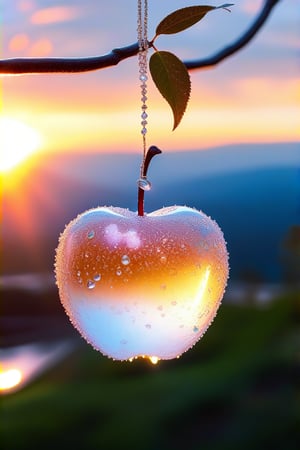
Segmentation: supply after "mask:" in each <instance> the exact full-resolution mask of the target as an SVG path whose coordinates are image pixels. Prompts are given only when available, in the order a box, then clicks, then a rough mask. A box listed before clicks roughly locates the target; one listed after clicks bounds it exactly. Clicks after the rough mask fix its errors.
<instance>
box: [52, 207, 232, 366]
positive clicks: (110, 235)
mask: <svg viewBox="0 0 300 450" xmlns="http://www.w3.org/2000/svg"><path fill="white" fill-rule="evenodd" d="M56 278H57V285H58V288H59V293H60V298H61V302H62V304H63V306H64V308H65V310H66V313H67V314H68V316H69V318H70V320H71V322H72V323H73V325H74V326H75V327H76V328H77V330H78V331H79V332H80V333H81V334H82V336H83V337H84V338H85V339H86V340H87V341H88V342H89V343H90V344H91V345H93V347H94V348H96V349H97V350H100V351H101V352H102V353H103V354H105V355H107V356H109V357H112V358H114V359H120V360H126V359H131V358H134V357H139V356H148V357H154V356H155V357H157V358H159V359H171V358H175V357H177V356H179V355H181V354H182V353H183V352H185V351H186V350H188V349H189V348H190V347H192V346H193V345H194V344H195V343H196V342H197V341H198V340H199V339H200V337H201V336H202V335H203V333H204V332H205V331H206V329H207V328H208V327H209V325H210V323H211V322H212V320H213V318H214V316H215V314H216V312H217V309H218V307H219V305H220V302H221V299H222V297H223V294H224V289H225V286H226V283H227V278H228V254H227V250H226V244H225V241H224V237H223V234H222V231H221V230H220V228H219V227H218V225H217V224H216V222H214V221H213V220H212V219H210V218H209V217H207V216H206V215H205V214H204V213H202V212H201V211H197V210H195V209H191V208H188V207H183V206H174V207H168V208H163V209H160V210H158V211H155V212H153V213H151V214H148V215H146V216H143V217H140V216H137V215H136V214H135V213H133V212H130V211H128V210H123V209H121V208H106V207H103V208H96V209H92V210H89V211H86V212H85V213H83V214H81V215H80V216H78V217H77V218H76V219H75V220H73V221H72V222H70V224H69V225H68V226H67V227H66V229H65V231H64V233H63V234H62V235H61V237H60V241H59V246H58V248H57V257H56Z"/></svg>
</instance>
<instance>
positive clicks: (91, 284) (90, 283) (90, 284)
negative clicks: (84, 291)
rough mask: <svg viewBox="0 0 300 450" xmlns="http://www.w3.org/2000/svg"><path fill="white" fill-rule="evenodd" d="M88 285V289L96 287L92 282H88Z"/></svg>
mask: <svg viewBox="0 0 300 450" xmlns="http://www.w3.org/2000/svg"><path fill="white" fill-rule="evenodd" d="M86 285H87V288H88V289H94V287H95V286H96V284H95V283H94V281H92V280H88V282H87V284H86Z"/></svg>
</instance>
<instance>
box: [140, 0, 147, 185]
mask: <svg viewBox="0 0 300 450" xmlns="http://www.w3.org/2000/svg"><path fill="white" fill-rule="evenodd" d="M137 37H138V44H139V54H138V65H139V80H140V82H141V84H140V88H141V102H142V105H141V111H142V112H141V119H142V120H141V125H142V128H141V134H142V137H143V162H142V165H141V179H140V181H143V179H144V178H145V177H144V176H143V175H144V164H145V158H146V150H147V142H146V134H147V124H148V122H147V118H148V114H147V112H146V110H147V108H148V107H147V103H146V102H147V80H148V61H147V57H148V0H138V17H137ZM145 181H146V180H145Z"/></svg>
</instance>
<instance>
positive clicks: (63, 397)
mask: <svg viewBox="0 0 300 450" xmlns="http://www.w3.org/2000/svg"><path fill="white" fill-rule="evenodd" d="M208 3H209V4H215V3H213V2H208ZM262 4H263V2H262V1H260V0H255V1H253V0H252V1H250V0H244V1H242V0H241V1H238V2H236V4H235V5H234V6H233V7H232V8H231V9H232V12H231V13H228V12H226V11H223V10H217V11H214V12H211V13H210V14H208V15H207V16H206V18H205V19H204V20H203V21H201V22H200V23H199V24H198V25H196V26H194V27H193V28H191V29H190V30H188V31H185V32H183V33H181V34H179V35H178V36H165V37H160V38H159V39H158V40H157V47H158V48H159V49H161V50H170V51H173V52H174V53H175V54H176V55H177V56H179V57H180V58H182V59H185V60H187V59H193V58H200V57H206V56H209V55H211V54H213V53H214V52H216V51H217V50H219V49H220V48H223V46H226V45H228V44H230V43H231V42H232V41H233V40H234V39H235V38H236V37H238V36H239V35H240V34H241V33H242V32H243V31H244V30H245V29H246V28H247V27H248V26H249V25H250V24H251V22H252V21H253V20H254V18H255V17H256V15H257V13H258V12H259V10H260V8H261V6H262ZM187 5H194V2H190V1H184V0H182V1H179V0H173V1H172V2H158V1H154V0H153V1H150V2H149V8H150V23H149V34H150V38H151V37H152V36H153V35H154V30H155V27H156V25H157V23H158V22H159V21H160V20H161V19H162V18H163V17H164V16H165V15H166V14H168V13H169V12H171V11H173V10H175V9H177V8H180V7H184V6H187ZM0 11H1V57H2V58H9V57H19V56H20V57H28V56H30V57H31V56H42V57H43V56H45V57H47V56H70V57H77V56H90V55H98V54H105V53H107V52H109V51H110V50H111V49H112V48H114V47H121V46H124V45H128V44H130V43H133V42H135V41H136V1H133V0H128V1H126V2H124V1H121V0H115V1H113V2H104V1H97V2H96V1H93V0H87V1H85V2H84V4H83V2H81V1H79V0H72V1H71V0H70V1H64V0H61V1H56V0H51V1H50V0H49V1H47V0H16V1H14V2H9V1H7V0H0ZM299 19H300V8H299V2H297V0H282V1H280V2H279V4H278V6H277V7H276V8H275V9H274V11H273V13H272V14H271V16H270V18H269V20H268V21H267V23H266V25H265V27H264V28H263V29H262V30H261V31H260V32H259V34H258V35H257V36H256V37H255V39H254V40H253V41H252V42H251V43H250V44H249V45H248V46H247V47H245V48H244V49H243V50H241V51H239V52H238V53H236V54H235V55H234V56H232V57H230V58H228V59H227V60H225V61H224V62H223V63H221V64H220V65H218V66H217V67H214V68H211V69H209V70H199V71H194V72H192V73H191V79H192V95H191V100H190V103H189V105H188V109H187V112H186V114H185V116H184V118H183V121H182V123H181V125H180V126H179V128H178V129H177V130H176V131H175V132H171V128H172V116H171V112H170V110H169V107H168V105H167V104H166V102H165V101H164V100H163V99H162V98H160V96H159V94H158V93H157V92H156V90H155V88H154V87H153V85H152V83H151V82H150V83H149V96H148V97H149V101H148V105H149V126H148V129H149V133H148V135H149V138H148V139H149V145H150V144H154V145H157V146H158V147H160V148H161V149H162V150H163V154H162V155H161V156H159V157H157V158H156V159H155V160H154V161H153V163H152V166H151V168H150V171H149V179H150V180H151V182H152V185H153V188H152V190H151V191H150V192H149V193H147V195H146V204H145V209H146V211H148V212H150V211H152V210H155V209H158V208H161V207H163V206H169V205H172V204H182V205H188V206H191V207H195V208H198V209H201V210H203V211H204V212H205V213H206V214H208V215H210V216H211V217H212V218H214V219H215V220H216V221H217V222H218V224H219V225H220V227H221V228H222V230H223V232H224V235H225V238H226V241H227V245H228V250H229V254H230V267H231V271H230V280H229V283H228V287H227V290H226V294H225V298H224V300H223V303H222V306H221V308H220V310H219V312H218V315H217V317H216V319H215V321H214V323H213V324H212V326H211V327H210V328H209V330H208V331H207V333H206V334H205V335H204V337H203V338H202V339H201V341H200V342H199V343H198V344H197V345H196V346H195V347H193V349H191V350H190V351H189V352H188V353H186V354H184V355H183V356H182V357H181V358H180V359H178V360H175V361H163V362H160V363H159V364H157V365H155V366H154V365H151V363H150V362H148V361H145V360H137V361H134V362H133V363H129V362H128V363H127V362H123V363H120V362H114V361H111V360H109V359H107V358H105V357H103V356H102V355H101V354H100V353H98V352H96V351H95V350H93V349H92V348H91V347H90V346H89V345H88V344H86V343H85V341H83V339H82V338H81V337H80V336H79V335H78V333H77V332H76V331H75V330H74V329H73V327H72V326H71V324H70V323H69V320H68V318H67V316H66V315H65V313H64V311H63V308H62V306H61V304H60V300H59V297H58V293H57V288H56V286H55V279H54V274H53V266H54V258H55V248H56V246H57V243H58V237H59V234H60V233H61V232H62V231H63V229H64V227H65V225H66V224H67V223H68V222H69V221H70V220H71V219H73V218H74V217H76V215H77V214H79V213H81V212H83V211H85V210H87V209H89V208H93V207H97V206H99V205H107V206H109V205H114V206H121V207H126V208H130V209H131V210H133V211H135V210H136V208H137V206H136V179H137V178H138V175H139V166H140V162H141V142H140V141H141V138H140V131H139V128H140V125H139V122H140V118H139V116H140V109H139V108H140V103H139V101H140V100H139V97H140V94H139V82H138V80H137V78H138V76H137V70H138V69H137V60H136V58H131V59H128V60H126V61H124V62H122V63H121V64H120V65H119V66H117V67H114V68H108V69H105V70H101V71H97V72H91V73H85V74H77V75H68V74H59V75H32V76H28V75H27V76H5V77H1V78H0V83H1V84H0V89H1V90H0V92H1V96H0V99H1V114H0V154H1V160H0V172H1V186H2V194H1V195H2V201H1V216H2V218H1V237H2V246H1V247H2V248H1V279H0V281H1V317H0V333H1V342H0V345H1V350H0V356H1V367H0V393H1V399H0V400H1V407H0V414H1V420H0V439H1V440H0V442H1V448H3V449H4V450H16V449H18V450H23V449H24V450H25V449H26V450H27V449H32V448H39V447H40V448H43V449H52V448H53V447H54V446H64V445H68V446H72V448H73V449H91V450H94V449H99V448H104V449H119V448H126V449H127V448H138V449H143V450H157V449H164V450H168V449H172V450H173V449H182V448H186V449H189V450H190V449H191V450H192V449H202V450H210V449H212V450H213V449H214V450H215V449H222V450H224V449H241V448H243V449H248V448H249V449H250V448H251V449H253V448H255V449H287V450H293V449H298V448H299V445H300V441H299V438H300V436H299V429H300V424H299V417H300V407H299V389H298V390H297V387H296V379H297V377H299V340H300V338H299V309H300V302H299V300H300V288H299V280H300V146H299V142H300V132H299V131H300V127H299V125H300V123H299V117H300V114H299V112H300V111H299V60H298V57H299V46H300V32H299V28H298V25H299Z"/></svg>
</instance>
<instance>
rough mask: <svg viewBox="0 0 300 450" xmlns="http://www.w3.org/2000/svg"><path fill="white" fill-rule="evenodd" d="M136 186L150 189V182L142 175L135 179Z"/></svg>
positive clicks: (145, 189)
mask: <svg viewBox="0 0 300 450" xmlns="http://www.w3.org/2000/svg"><path fill="white" fill-rule="evenodd" d="M137 184H138V187H139V188H140V189H142V190H143V191H150V189H151V183H150V181H148V179H147V178H146V177H142V178H140V179H139V180H138V181H137Z"/></svg>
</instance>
